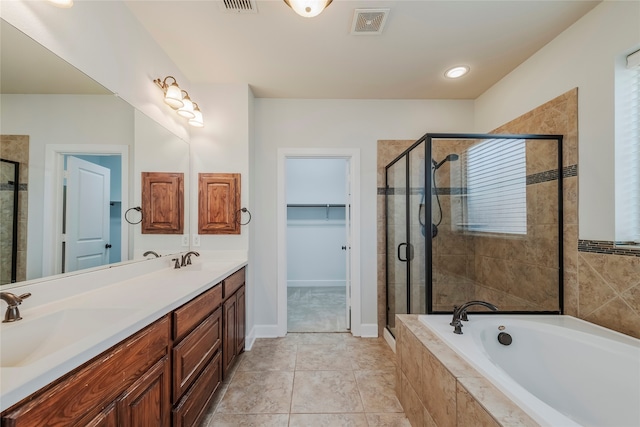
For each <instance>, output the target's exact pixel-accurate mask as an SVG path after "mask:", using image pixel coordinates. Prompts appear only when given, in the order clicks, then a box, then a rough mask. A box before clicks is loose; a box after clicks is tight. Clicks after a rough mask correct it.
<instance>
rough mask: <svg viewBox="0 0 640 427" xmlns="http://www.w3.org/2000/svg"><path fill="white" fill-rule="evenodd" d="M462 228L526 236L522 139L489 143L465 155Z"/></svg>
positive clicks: (524, 165)
mask: <svg viewBox="0 0 640 427" xmlns="http://www.w3.org/2000/svg"><path fill="white" fill-rule="evenodd" d="M465 157H466V172H467V176H466V187H467V197H466V200H467V203H466V205H467V209H466V214H467V218H466V221H465V224H464V225H465V228H466V229H467V230H471V231H478V232H487V233H508V234H526V233H527V189H526V185H527V168H526V151H525V141H524V140H523V139H490V140H486V141H483V142H481V143H479V144H476V145H474V146H473V147H471V148H469V150H468V151H467V154H466V156H465Z"/></svg>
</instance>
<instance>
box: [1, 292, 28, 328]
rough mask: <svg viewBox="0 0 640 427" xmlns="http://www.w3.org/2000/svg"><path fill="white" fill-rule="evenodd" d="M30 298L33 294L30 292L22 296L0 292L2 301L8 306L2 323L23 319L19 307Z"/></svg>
mask: <svg viewBox="0 0 640 427" xmlns="http://www.w3.org/2000/svg"><path fill="white" fill-rule="evenodd" d="M30 296H31V294H30V293H29V292H27V293H26V294H22V295H20V296H18V295H15V294H12V293H11V292H0V299H2V301H4V302H6V303H7V304H8V307H7V312H6V313H5V315H4V320H3V321H2V323H9V322H15V321H18V320H20V319H22V317H20V310H18V306H19V305H20V304H22V300H23V299H26V298H29V297H30Z"/></svg>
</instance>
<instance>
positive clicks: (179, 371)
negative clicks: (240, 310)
mask: <svg viewBox="0 0 640 427" xmlns="http://www.w3.org/2000/svg"><path fill="white" fill-rule="evenodd" d="M221 312H222V309H220V308H218V309H217V310H216V311H215V312H214V313H213V314H212V315H211V316H209V317H207V318H206V319H205V320H204V321H203V322H202V323H201V324H200V325H199V326H198V327H197V328H195V329H194V330H193V332H191V333H190V334H189V335H187V336H186V337H185V338H184V339H183V340H182V341H180V343H179V344H178V345H176V346H175V347H173V403H175V402H177V401H178V400H179V399H180V397H181V396H182V395H183V394H184V392H185V391H186V390H187V389H188V388H189V386H190V385H191V384H192V383H193V381H195V379H196V378H197V377H198V374H199V373H200V371H201V370H202V369H203V368H204V366H205V365H206V364H207V362H209V360H210V359H211V356H212V355H213V354H214V353H215V352H216V351H218V349H219V348H220V344H221V342H222V340H221V338H222V322H221Z"/></svg>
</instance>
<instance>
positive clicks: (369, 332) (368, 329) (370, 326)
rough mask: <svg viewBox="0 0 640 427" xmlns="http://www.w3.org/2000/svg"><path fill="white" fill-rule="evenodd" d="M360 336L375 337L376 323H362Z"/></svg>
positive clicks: (376, 332) (376, 333)
mask: <svg viewBox="0 0 640 427" xmlns="http://www.w3.org/2000/svg"><path fill="white" fill-rule="evenodd" d="M360 336H361V337H363V338H377V337H378V325H377V324H375V323H363V324H361V325H360Z"/></svg>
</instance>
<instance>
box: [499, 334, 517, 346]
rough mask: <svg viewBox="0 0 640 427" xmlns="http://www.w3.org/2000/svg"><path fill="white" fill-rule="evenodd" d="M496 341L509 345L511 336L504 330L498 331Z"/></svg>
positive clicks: (511, 340) (511, 339)
mask: <svg viewBox="0 0 640 427" xmlns="http://www.w3.org/2000/svg"><path fill="white" fill-rule="evenodd" d="M498 342H499V343H500V344H502V345H511V343H512V342H513V338H511V335H509V334H508V333H506V332H500V333H499V334H498Z"/></svg>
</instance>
